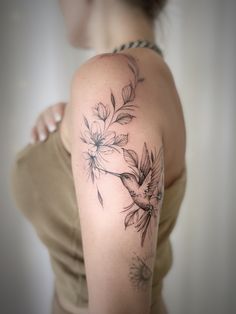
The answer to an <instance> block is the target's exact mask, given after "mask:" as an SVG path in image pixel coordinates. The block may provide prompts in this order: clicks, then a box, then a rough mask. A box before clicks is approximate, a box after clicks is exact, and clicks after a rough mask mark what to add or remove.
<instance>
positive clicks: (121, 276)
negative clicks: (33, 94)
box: [71, 54, 164, 314]
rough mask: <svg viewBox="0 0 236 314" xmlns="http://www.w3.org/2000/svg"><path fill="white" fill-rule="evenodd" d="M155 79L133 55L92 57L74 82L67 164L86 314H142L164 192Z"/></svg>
mask: <svg viewBox="0 0 236 314" xmlns="http://www.w3.org/2000/svg"><path fill="white" fill-rule="evenodd" d="M152 88H153V82H150V81H149V79H148V77H147V75H146V76H145V73H142V71H141V69H140V65H139V63H138V61H137V60H136V59H134V58H133V57H132V56H131V55H124V54H115V55H111V54H102V55H98V56H96V57H93V58H91V59H90V60H89V61H88V62H86V63H85V64H84V65H83V66H82V67H81V68H80V69H79V70H78V71H77V72H76V74H75V75H74V78H73V83H72V96H71V106H72V107H71V108H72V121H71V127H72V128H71V130H72V142H71V154H72V155H71V156H72V169H73V176H74V182H75V189H76V196H77V201H78V208H79V215H80V224H81V230H82V241H83V249H84V256H85V267H86V273H87V282H88V290H89V313H90V314H126V313H127V314H130V313H132V314H146V313H149V311H150V306H151V289H152V272H153V262H154V259H155V253H156V245H157V235H158V223H159V216H160V210H161V205H162V200H163V194H164V155H163V141H162V132H161V127H160V123H158V121H160V117H159V111H160V110H159V109H158V105H157V104H156V103H155V99H154V97H153V94H152V93H151V90H152Z"/></svg>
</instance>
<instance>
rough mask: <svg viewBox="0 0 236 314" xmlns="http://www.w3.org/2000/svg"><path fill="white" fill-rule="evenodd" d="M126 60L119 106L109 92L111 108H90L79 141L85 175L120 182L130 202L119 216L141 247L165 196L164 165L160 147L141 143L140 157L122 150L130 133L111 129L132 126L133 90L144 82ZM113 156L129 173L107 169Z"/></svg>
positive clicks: (130, 60)
mask: <svg viewBox="0 0 236 314" xmlns="http://www.w3.org/2000/svg"><path fill="white" fill-rule="evenodd" d="M124 56H125V57H126V58H127V66H128V67H129V69H130V71H131V74H132V79H131V80H130V81H129V82H128V84H127V85H125V86H124V87H123V88H122V91H121V96H122V104H117V101H116V99H115V96H114V94H113V92H112V91H111V93H110V105H107V104H104V103H102V102H98V103H97V104H96V105H95V106H94V107H93V108H92V109H93V112H94V114H95V119H94V121H92V122H89V120H88V119H87V118H86V117H85V116H84V117H83V118H84V125H85V128H84V131H83V132H81V136H80V139H81V140H82V141H83V143H85V144H87V150H86V151H85V152H83V155H84V158H85V161H86V167H87V168H86V169H87V175H88V177H89V178H90V179H91V180H92V182H93V183H94V184H95V183H96V182H97V180H98V179H101V175H102V174H109V175H112V176H116V177H117V178H119V179H120V181H121V183H122V184H123V187H124V188H126V189H127V191H128V192H129V195H130V200H131V203H130V204H129V205H128V206H126V207H124V208H123V209H124V210H123V211H121V213H125V218H124V226H125V229H126V228H127V227H130V226H132V225H134V227H135V229H136V231H137V232H139V233H140V235H141V246H143V245H144V240H145V237H146V234H147V232H148V233H149V234H150V233H151V228H150V223H151V221H152V219H154V221H155V217H157V213H158V211H159V209H160V207H161V205H162V201H163V195H164V162H163V146H161V147H160V149H159V151H158V152H157V151H156V149H154V151H152V150H149V149H148V146H147V143H146V142H144V144H143V151H142V155H141V158H139V156H138V154H137V152H136V151H134V150H132V149H127V148H124V147H125V146H126V145H127V144H128V142H129V134H128V133H126V134H124V133H123V134H122V133H121V134H117V132H115V131H113V130H112V126H113V125H115V124H119V125H121V126H123V125H126V124H128V123H132V120H133V119H135V118H136V116H135V110H136V108H138V106H137V105H136V104H134V100H135V96H136V95H135V92H136V88H137V86H138V85H139V84H141V83H143V82H144V81H145V79H144V78H143V77H140V76H139V68H138V65H137V62H136V59H135V58H134V57H132V56H131V55H128V54H124ZM113 153H122V154H123V158H124V161H125V162H126V163H127V165H128V167H129V168H130V172H123V173H116V172H113V171H110V170H108V169H107V167H106V162H107V161H108V160H107V156H108V157H109V155H111V154H113ZM96 188H97V197H98V200H99V202H100V204H101V206H102V207H103V205H104V204H103V203H104V202H103V197H102V195H101V193H100V191H99V189H98V186H97V185H96Z"/></svg>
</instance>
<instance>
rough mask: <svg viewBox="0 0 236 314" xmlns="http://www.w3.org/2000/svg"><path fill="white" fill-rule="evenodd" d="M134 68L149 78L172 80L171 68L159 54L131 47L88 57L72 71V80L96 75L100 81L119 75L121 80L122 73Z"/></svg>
mask: <svg viewBox="0 0 236 314" xmlns="http://www.w3.org/2000/svg"><path fill="white" fill-rule="evenodd" d="M135 70H136V71H139V72H140V71H142V72H144V73H145V75H146V76H148V77H149V78H150V79H151V78H152V77H153V76H154V77H155V78H156V79H160V80H164V79H165V80H167V81H168V80H169V81H173V75H172V73H171V70H170V68H169V66H168V64H167V63H166V62H165V60H164V59H163V58H162V57H161V56H160V55H158V54H157V53H156V52H154V51H152V50H150V51H149V50H147V49H142V48H132V52H131V49H130V50H129V51H127V52H119V53H101V54H97V55H95V56H93V57H91V58H89V59H88V60H86V62H84V63H83V64H82V65H81V66H80V67H79V68H78V69H77V70H76V71H75V72H74V75H73V79H72V82H73V83H74V84H76V83H81V80H82V81H83V80H85V81H86V79H89V80H95V79H97V78H98V77H99V79H100V81H101V80H106V79H107V80H111V79H112V78H119V75H120V79H121V80H122V79H123V78H124V75H129V74H130V71H131V72H133V73H134V72H135ZM136 74H137V73H136ZM121 75H122V76H121ZM87 82H88V81H87ZM74 86H75V85H74Z"/></svg>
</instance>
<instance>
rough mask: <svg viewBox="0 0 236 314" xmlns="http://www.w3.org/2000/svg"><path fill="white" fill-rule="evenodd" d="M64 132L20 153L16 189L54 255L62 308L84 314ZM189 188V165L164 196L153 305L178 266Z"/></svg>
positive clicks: (85, 295) (83, 277)
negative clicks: (173, 238)
mask: <svg viewBox="0 0 236 314" xmlns="http://www.w3.org/2000/svg"><path fill="white" fill-rule="evenodd" d="M59 127H60V124H59V125H58V129H57V130H56V131H55V132H53V133H49V137H48V139H47V140H46V141H45V142H37V143H35V144H30V143H29V144H27V145H26V146H25V147H23V148H22V149H21V150H19V151H18V152H17V153H16V156H15V160H14V162H13V163H12V168H11V184H12V193H13V198H14V200H15V202H16V205H17V208H19V209H20V210H21V212H22V213H23V215H24V216H25V217H26V218H27V219H28V220H29V221H30V222H31V223H32V225H33V226H34V228H35V231H36V233H37V235H38V237H39V239H40V240H41V241H42V242H43V243H44V245H45V246H46V248H47V250H48V253H49V256H50V261H51V266H52V270H53V272H54V274H55V276H54V277H55V288H56V292H57V294H58V297H59V300H60V303H61V304H62V306H63V308H64V309H66V310H68V311H69V312H71V313H75V314H76V313H77V314H78V313H79V312H78V308H79V307H80V308H81V307H88V289H87V282H86V273H85V265H84V257H83V247H82V238H81V228H80V219H79V215H78V214H79V211H78V208H77V201H76V194H75V187H74V182H73V175H72V166H71V155H70V154H69V153H68V152H67V150H66V149H65V147H64V145H63V142H62V140H61V136H60V133H59ZM185 187H186V166H185V168H184V171H183V172H182V174H181V176H180V177H178V178H177V179H176V180H175V181H174V182H173V183H172V184H171V186H169V187H168V188H166V189H165V191H164V199H163V206H162V208H161V214H160V222H159V231H158V242H157V250H156V259H155V265H154V271H153V289H152V300H153V303H154V302H155V298H156V297H157V296H158V295H160V293H161V289H162V279H163V278H164V276H165V275H166V274H167V273H168V271H169V270H170V268H171V266H172V262H173V253H172V245H171V242H170V237H169V236H170V234H171V231H172V230H173V228H174V226H175V224H176V220H177V216H178V213H179V209H180V205H181V203H182V200H183V197H184V194H185Z"/></svg>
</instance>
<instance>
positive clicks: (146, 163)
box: [139, 142, 151, 185]
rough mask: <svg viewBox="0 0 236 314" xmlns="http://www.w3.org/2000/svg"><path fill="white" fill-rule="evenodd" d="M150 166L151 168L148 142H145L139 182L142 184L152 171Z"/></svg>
mask: <svg viewBox="0 0 236 314" xmlns="http://www.w3.org/2000/svg"><path fill="white" fill-rule="evenodd" d="M150 168H151V162H150V157H149V153H148V150H147V144H146V142H145V143H144V145H143V152H142V158H141V161H140V168H139V171H140V177H139V184H140V185H141V184H142V183H143V181H144V180H145V178H146V177H147V175H148V173H149V171H150Z"/></svg>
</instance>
